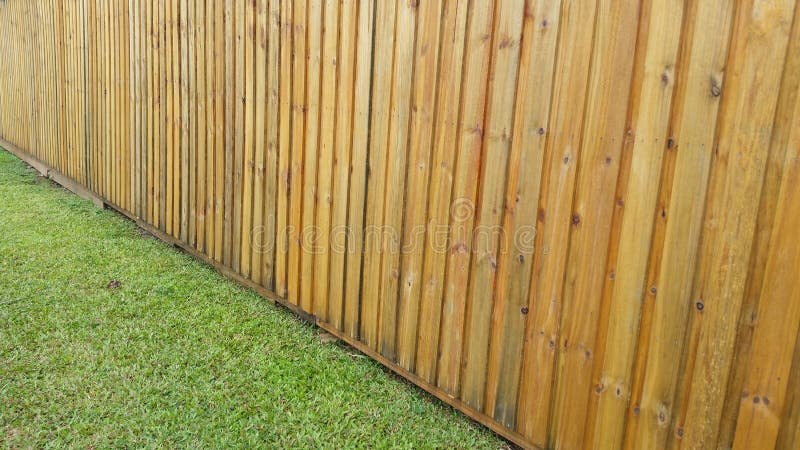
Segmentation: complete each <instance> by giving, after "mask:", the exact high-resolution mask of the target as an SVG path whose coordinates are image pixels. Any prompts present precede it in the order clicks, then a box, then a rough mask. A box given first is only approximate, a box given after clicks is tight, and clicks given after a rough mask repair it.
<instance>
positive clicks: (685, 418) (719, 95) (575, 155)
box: [0, 0, 800, 449]
mask: <svg viewBox="0 0 800 450" xmlns="http://www.w3.org/2000/svg"><path fill="white" fill-rule="evenodd" d="M796 3H797V2H796V0H741V1H736V2H733V1H729V0H686V1H677V0H646V1H638V0H597V1H594V0H563V1H559V0H503V1H497V2H492V1H488V0H486V1H484V0H450V1H444V0H338V1H335V0H334V1H331V0H247V1H243V0H236V1H232V0H226V1H214V0H146V1H145V0H124V1H107V0H0V138H2V141H1V142H0V143H1V144H2V145H4V146H5V147H8V148H9V149H11V148H14V149H17V151H20V150H21V151H23V152H25V155H26V157H29V158H30V159H31V160H32V161H33V160H35V161H38V163H37V164H41V165H43V166H46V167H50V168H52V170H54V171H57V172H58V173H59V174H61V175H60V176H62V178H64V179H65V180H69V181H70V182H71V183H73V184H75V185H76V186H82V187H83V188H84V190H86V191H87V192H91V193H93V194H94V195H97V196H98V197H99V198H102V200H103V201H104V202H105V203H107V204H109V205H112V206H113V207H115V208H117V209H119V210H121V211H124V212H125V213H126V214H128V215H129V216H130V217H132V218H134V219H136V220H137V221H139V222H140V223H142V224H144V225H146V226H149V227H150V228H151V229H152V230H155V231H156V232H157V233H159V235H160V236H162V237H164V238H165V239H168V240H171V241H173V242H175V243H178V244H179V245H182V246H184V247H185V248H188V249H191V250H192V252H193V253H194V254H196V255H198V256H200V257H201V258H203V259H204V260H206V261H208V262H210V263H212V264H213V265H215V267H217V268H218V269H220V270H222V271H223V272H225V273H227V274H229V275H231V276H233V277H234V278H237V279H239V280H241V281H243V282H245V283H246V284H249V285H251V286H254V287H256V288H257V289H260V292H265V293H266V292H268V293H271V294H270V295H274V296H276V297H277V298H279V299H280V301H281V302H283V303H285V304H287V305H289V306H290V307H291V308H292V309H294V310H295V311H297V312H299V313H301V314H303V315H305V316H307V317H310V318H311V319H312V320H314V321H316V322H317V323H318V324H319V325H320V326H321V327H323V328H324V329H326V330H329V331H330V332H332V333H334V334H335V335H336V336H339V337H340V338H342V339H344V340H346V341H347V342H349V343H351V344H352V345H354V346H355V347H357V348H358V349H360V350H362V351H364V352H365V353H367V354H369V355H370V356H372V357H373V358H375V359H377V360H378V361H380V362H381V363H383V364H385V365H387V366H388V367H390V368H392V369H393V370H395V371H397V372H398V373H400V374H401V375H403V376H405V377H407V378H408V379H410V380H411V381H413V382H414V383H416V384H418V385H420V386H421V387H423V388H424V389H426V390H428V391H430V392H432V393H433V394H435V395H437V396H438V397H439V398H441V399H442V400H444V401H446V402H448V403H450V404H452V405H454V406H455V407H457V408H459V409H460V410H462V411H463V412H465V413H466V414H467V415H469V416H470V417H472V418H474V419H476V420H478V421H480V422H482V423H484V424H486V425H487V426H489V427H491V428H492V429H493V430H495V431H497V432H499V433H501V434H503V435H504V436H506V437H507V438H509V439H511V440H513V441H514V442H516V443H518V444H520V445H523V446H526V447H543V448H544V447H546V448H561V449H577V448H598V449H600V448H623V447H624V448H631V449H639V448H642V449H644V448H647V449H651V448H652V449H655V448H675V447H681V446H684V447H686V448H730V447H734V448H737V449H753V448H773V447H776V448H782V449H796V448H800V341H798V339H800V335H798V327H799V326H800V240H798V238H797V232H798V230H800V163H799V162H800V95H798V92H799V91H800V7H798V5H797V4H796ZM453 444H454V445H455V446H458V445H461V443H453Z"/></svg>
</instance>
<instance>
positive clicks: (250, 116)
mask: <svg viewBox="0 0 800 450" xmlns="http://www.w3.org/2000/svg"><path fill="white" fill-rule="evenodd" d="M255 3H256V0H246V1H245V13H244V19H245V23H244V24H243V25H244V27H243V28H244V30H243V31H244V41H243V44H244V78H240V79H242V80H243V81H244V91H243V92H244V116H243V118H244V122H240V124H242V125H243V127H242V128H243V129H244V151H243V154H242V157H243V159H244V175H243V177H242V254H241V270H240V272H241V274H242V275H244V276H245V277H248V278H249V277H250V275H251V270H250V263H251V259H252V254H251V246H250V245H251V236H252V233H253V176H254V173H253V172H254V168H255V163H254V161H253V151H254V147H253V146H254V139H253V138H254V137H255V136H254V134H255V128H254V127H253V120H254V113H255V111H254V107H255V104H254V103H255V91H254V89H255V81H254V75H255V73H254V70H255V68H254V66H253V57H254V56H255V37H256V36H255V32H256V30H255V17H254V12H255V11H254V8H255ZM239 17H241V15H240V16H239Z"/></svg>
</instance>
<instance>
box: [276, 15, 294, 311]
mask: <svg viewBox="0 0 800 450" xmlns="http://www.w3.org/2000/svg"><path fill="white" fill-rule="evenodd" d="M292 5H293V2H291V1H290V0H282V2H281V22H280V24H281V45H280V55H279V58H280V82H279V92H280V122H279V132H278V139H279V143H278V145H279V156H278V201H277V207H276V211H277V220H276V222H275V223H276V230H275V231H276V236H275V293H276V294H277V295H278V296H279V297H282V298H286V295H287V291H288V289H287V283H288V279H287V271H288V254H289V234H288V228H289V213H288V211H289V181H290V176H291V175H290V169H289V165H290V161H291V152H292V108H293V106H292V81H293V76H292V64H291V62H290V61H291V60H292V48H293V47H292V46H293V44H292V39H293V37H294V33H293V29H294V22H293V19H292V15H293V12H292Z"/></svg>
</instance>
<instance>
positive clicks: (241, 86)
mask: <svg viewBox="0 0 800 450" xmlns="http://www.w3.org/2000/svg"><path fill="white" fill-rule="evenodd" d="M247 3H248V2H247V1H246V0H237V1H236V2H235V5H236V7H235V8H234V10H235V12H234V15H233V17H234V33H235V35H234V43H235V52H234V55H235V59H234V64H235V67H234V72H233V73H234V92H235V95H236V97H235V103H234V105H235V108H234V120H235V123H234V126H233V133H234V146H235V153H234V161H233V239H232V242H231V245H233V249H232V250H231V264H232V267H233V270H234V271H236V272H239V271H240V270H241V256H242V204H243V201H242V194H243V192H244V190H243V184H242V183H243V181H242V175H243V169H244V167H243V166H244V163H245V160H244V152H245V148H244V144H245V142H244V141H245V140H244V127H245V117H244V113H245V104H246V102H247V98H246V95H247V94H246V92H245V60H244V59H245V26H246V17H247V13H246V11H245V6H246V4H247Z"/></svg>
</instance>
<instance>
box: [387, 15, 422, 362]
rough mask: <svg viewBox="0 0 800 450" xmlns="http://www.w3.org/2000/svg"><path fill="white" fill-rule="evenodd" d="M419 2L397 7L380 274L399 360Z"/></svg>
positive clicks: (391, 353) (391, 348)
mask: <svg viewBox="0 0 800 450" xmlns="http://www.w3.org/2000/svg"><path fill="white" fill-rule="evenodd" d="M416 19H417V2H414V1H409V2H407V1H403V0H400V1H399V2H398V5H397V18H396V20H397V25H396V30H395V33H396V38H395V39H396V40H395V46H394V65H393V71H394V73H393V75H392V99H391V101H390V109H389V111H390V116H389V119H390V121H389V144H388V147H387V155H386V179H385V182H386V187H385V193H384V195H385V200H384V202H385V203H386V205H387V206H388V207H387V208H386V210H385V211H384V227H385V228H384V233H383V236H382V237H383V254H382V258H381V273H380V294H379V298H380V302H381V304H380V308H381V312H380V316H379V319H378V320H379V323H380V326H379V328H378V333H379V334H378V342H379V343H380V353H381V354H382V355H383V356H385V357H386V358H387V359H389V360H392V361H394V360H396V358H397V301H398V295H399V287H400V286H399V284H400V270H401V267H400V264H401V259H400V253H401V248H402V245H403V243H402V226H403V222H402V220H403V212H404V210H405V181H406V162H407V156H408V142H409V139H408V138H409V130H410V113H411V111H410V110H411V90H412V86H413V81H414V80H413V76H412V75H413V74H414V68H415V61H414V37H415V36H416V28H417V27H416V25H417V20H416Z"/></svg>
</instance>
